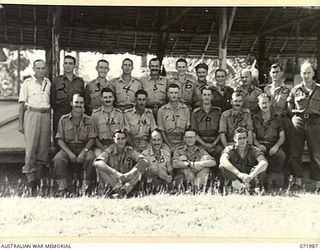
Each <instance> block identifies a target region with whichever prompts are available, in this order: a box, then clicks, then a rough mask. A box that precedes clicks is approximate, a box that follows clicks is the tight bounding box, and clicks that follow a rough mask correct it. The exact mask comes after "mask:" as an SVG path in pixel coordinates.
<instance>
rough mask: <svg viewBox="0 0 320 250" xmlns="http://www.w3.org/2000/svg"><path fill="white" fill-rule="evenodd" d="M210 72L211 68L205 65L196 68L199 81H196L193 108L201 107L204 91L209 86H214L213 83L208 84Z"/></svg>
mask: <svg viewBox="0 0 320 250" xmlns="http://www.w3.org/2000/svg"><path fill="white" fill-rule="evenodd" d="M208 70H209V67H208V65H207V64H205V63H199V64H198V65H197V66H196V75H197V81H196V88H195V96H194V100H193V106H192V108H197V107H200V106H201V103H202V89H203V88H205V87H208V86H210V87H212V86H213V84H212V83H208V81H207V76H208Z"/></svg>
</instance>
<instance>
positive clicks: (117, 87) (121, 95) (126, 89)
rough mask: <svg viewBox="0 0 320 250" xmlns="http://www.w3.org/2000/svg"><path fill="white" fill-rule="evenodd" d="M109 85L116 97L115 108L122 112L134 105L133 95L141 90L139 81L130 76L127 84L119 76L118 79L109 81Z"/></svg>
mask: <svg viewBox="0 0 320 250" xmlns="http://www.w3.org/2000/svg"><path fill="white" fill-rule="evenodd" d="M110 84H111V87H112V90H114V92H115V95H116V102H115V106H116V107H117V108H119V109H121V110H122V111H124V110H125V109H128V108H132V107H133V106H134V105H135V103H136V98H135V93H136V92H137V90H139V89H141V88H142V85H141V82H140V81H139V79H137V78H135V77H133V76H132V77H131V79H130V81H129V83H126V82H125V80H124V79H123V77H122V75H121V76H120V77H118V78H115V79H113V80H111V83H110Z"/></svg>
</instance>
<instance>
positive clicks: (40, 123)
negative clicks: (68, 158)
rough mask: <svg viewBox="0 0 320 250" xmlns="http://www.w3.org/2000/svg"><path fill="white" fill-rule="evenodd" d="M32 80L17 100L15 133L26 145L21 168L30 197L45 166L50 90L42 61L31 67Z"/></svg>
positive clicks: (48, 141)
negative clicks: (18, 134)
mask: <svg viewBox="0 0 320 250" xmlns="http://www.w3.org/2000/svg"><path fill="white" fill-rule="evenodd" d="M33 71H34V76H32V77H31V78H28V79H26V80H25V81H24V83H23V84H22V86H21V91H20V96H19V132H20V133H22V134H24V137H25V145H26V156H25V165H24V166H23V168H22V172H23V173H25V174H26V176H27V180H28V186H29V188H30V189H31V194H32V195H36V191H37V187H39V186H40V178H41V171H42V169H43V168H44V167H45V166H46V165H47V164H48V152H49V145H50V127H51V126H50V87H51V82H50V80H49V79H47V78H46V77H44V75H45V72H46V64H45V62H44V61H43V60H36V61H34V63H33Z"/></svg>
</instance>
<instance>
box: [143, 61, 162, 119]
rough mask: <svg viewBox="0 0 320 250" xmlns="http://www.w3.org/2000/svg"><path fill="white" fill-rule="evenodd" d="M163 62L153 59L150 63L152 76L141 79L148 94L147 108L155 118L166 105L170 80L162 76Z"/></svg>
mask: <svg viewBox="0 0 320 250" xmlns="http://www.w3.org/2000/svg"><path fill="white" fill-rule="evenodd" d="M160 68H161V62H160V60H159V58H152V59H151V60H150V62H149V70H150V75H147V76H145V77H142V78H141V79H140V81H141V84H142V88H143V89H144V90H145V91H146V92H147V93H148V98H147V108H149V109H151V110H152V112H153V115H154V116H155V119H156V115H157V112H158V109H159V108H160V107H161V106H162V105H164V104H165V103H166V97H167V85H168V79H167V78H166V77H164V76H161V75H160Z"/></svg>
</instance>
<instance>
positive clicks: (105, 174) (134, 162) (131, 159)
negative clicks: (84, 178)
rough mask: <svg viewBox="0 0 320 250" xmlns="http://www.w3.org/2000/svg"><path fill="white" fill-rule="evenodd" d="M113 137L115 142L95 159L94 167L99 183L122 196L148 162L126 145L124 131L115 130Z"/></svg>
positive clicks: (136, 180) (127, 191)
mask: <svg viewBox="0 0 320 250" xmlns="http://www.w3.org/2000/svg"><path fill="white" fill-rule="evenodd" d="M113 139H114V142H115V143H114V144H113V145H111V146H110V147H109V148H107V149H106V150H104V151H103V152H102V153H101V155H100V156H98V157H97V158H96V159H95V161H94V167H95V168H96V172H97V176H98V181H99V183H100V184H101V185H102V186H110V187H111V188H112V193H113V195H115V196H116V197H123V196H126V195H128V194H129V193H130V192H131V190H132V189H133V188H134V186H135V185H136V184H137V183H138V181H139V180H140V179H141V176H142V175H143V174H144V172H145V170H146V168H147V167H148V166H149V163H148V161H147V160H146V158H145V157H144V156H143V155H141V154H139V153H137V152H136V151H135V150H133V148H132V147H130V146H126V142H127V136H126V133H125V132H124V131H121V130H117V131H115V132H114V135H113Z"/></svg>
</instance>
